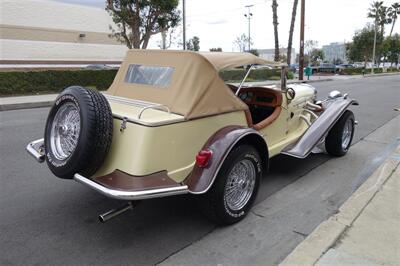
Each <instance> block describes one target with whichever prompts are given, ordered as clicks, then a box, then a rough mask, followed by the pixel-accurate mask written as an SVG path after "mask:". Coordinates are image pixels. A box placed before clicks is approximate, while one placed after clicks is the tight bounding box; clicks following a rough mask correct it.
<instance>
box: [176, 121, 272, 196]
mask: <svg viewBox="0 0 400 266" xmlns="http://www.w3.org/2000/svg"><path fill="white" fill-rule="evenodd" d="M247 140H248V141H249V142H253V143H257V146H255V148H257V149H258V150H259V152H262V153H263V154H260V156H261V157H263V156H264V160H263V161H265V160H267V161H268V148H267V144H266V143H265V140H264V138H263V137H262V136H261V135H260V134H259V133H258V132H257V131H256V130H254V129H252V128H244V127H240V126H228V127H225V128H222V129H220V130H219V131H217V132H216V133H215V134H214V135H213V136H212V137H211V138H210V139H209V140H208V141H207V142H206V144H205V145H204V146H203V148H202V149H209V150H211V151H212V153H213V155H212V158H211V161H210V162H209V164H208V166H206V167H204V168H201V167H198V166H197V165H195V166H194V168H193V171H192V172H191V174H190V175H189V176H188V177H187V178H186V179H185V181H184V182H183V183H184V184H185V185H187V186H188V189H189V192H190V193H192V194H203V193H205V192H207V191H208V190H209V189H210V187H211V186H212V184H213V183H214V180H215V178H216V176H217V174H218V172H219V169H220V168H221V166H222V164H223V162H224V161H225V158H226V157H227V156H228V154H229V152H230V151H231V150H232V149H233V148H234V147H235V145H236V144H238V143H239V142H240V141H247ZM263 145H264V146H263ZM265 156H266V159H265Z"/></svg>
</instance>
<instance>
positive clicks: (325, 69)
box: [317, 63, 337, 73]
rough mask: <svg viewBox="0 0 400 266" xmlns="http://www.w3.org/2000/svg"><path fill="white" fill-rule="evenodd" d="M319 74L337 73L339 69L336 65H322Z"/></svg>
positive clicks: (319, 67)
mask: <svg viewBox="0 0 400 266" xmlns="http://www.w3.org/2000/svg"><path fill="white" fill-rule="evenodd" d="M317 69H318V70H317V72H319V73H336V71H337V69H336V66H335V65H334V64H329V63H322V64H320V65H319V66H318V68H317Z"/></svg>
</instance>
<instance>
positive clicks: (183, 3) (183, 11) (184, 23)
mask: <svg viewBox="0 0 400 266" xmlns="http://www.w3.org/2000/svg"><path fill="white" fill-rule="evenodd" d="M182 26H183V50H186V5H185V0H182Z"/></svg>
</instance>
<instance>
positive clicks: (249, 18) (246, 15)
mask: <svg viewBox="0 0 400 266" xmlns="http://www.w3.org/2000/svg"><path fill="white" fill-rule="evenodd" d="M252 6H253V5H247V6H245V7H247V14H244V16H245V17H246V18H247V20H248V26H249V29H248V32H249V35H248V37H249V40H248V45H249V46H248V48H249V52H250V50H251V37H250V20H251V17H252V16H253V13H251V12H250V8H251V7H252Z"/></svg>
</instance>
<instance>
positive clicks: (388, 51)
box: [382, 33, 400, 65]
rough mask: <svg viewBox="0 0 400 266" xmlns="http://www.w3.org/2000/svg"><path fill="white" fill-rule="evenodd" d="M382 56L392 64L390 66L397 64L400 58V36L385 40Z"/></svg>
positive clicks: (396, 35) (395, 35)
mask: <svg viewBox="0 0 400 266" xmlns="http://www.w3.org/2000/svg"><path fill="white" fill-rule="evenodd" d="M382 54H383V56H385V58H387V59H388V60H389V62H390V65H393V63H394V64H397V62H398V60H399V57H400V35H399V34H397V33H396V34H394V35H393V36H388V37H387V38H385V40H384V41H383V44H382Z"/></svg>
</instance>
